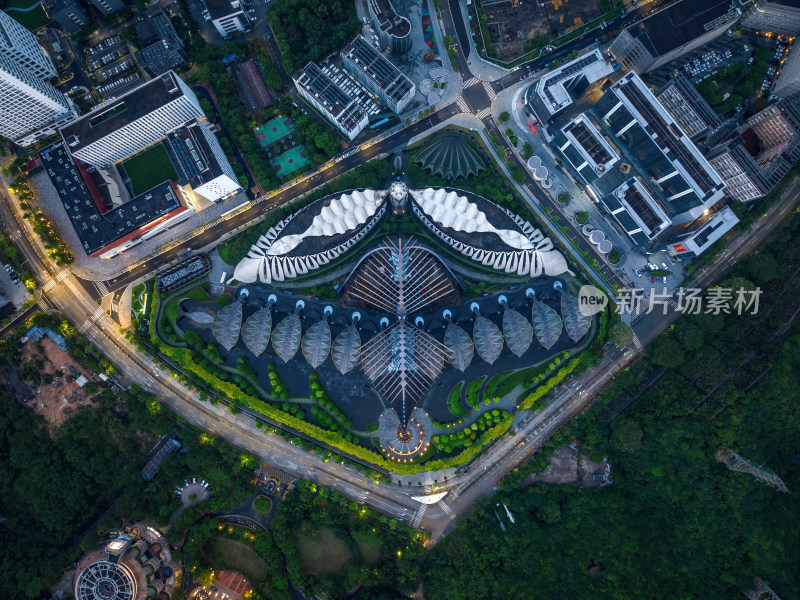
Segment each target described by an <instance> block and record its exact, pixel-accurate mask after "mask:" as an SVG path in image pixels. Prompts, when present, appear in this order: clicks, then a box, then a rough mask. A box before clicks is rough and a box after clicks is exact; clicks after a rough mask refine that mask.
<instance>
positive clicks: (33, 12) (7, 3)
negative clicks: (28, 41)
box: [0, 0, 50, 30]
mask: <svg viewBox="0 0 800 600" xmlns="http://www.w3.org/2000/svg"><path fill="white" fill-rule="evenodd" d="M31 7H33V8H31ZM0 8H2V9H3V10H5V11H6V12H7V13H8V16H9V17H11V18H12V19H14V20H15V21H16V22H17V23H19V24H20V25H22V26H23V27H27V28H28V29H31V30H33V29H38V28H39V27H42V26H44V25H47V23H48V22H49V21H50V19H48V18H47V14H45V12H44V9H43V8H42V3H41V2H40V0H2V1H1V2H0ZM15 9H23V10H15ZM25 9H28V10H25Z"/></svg>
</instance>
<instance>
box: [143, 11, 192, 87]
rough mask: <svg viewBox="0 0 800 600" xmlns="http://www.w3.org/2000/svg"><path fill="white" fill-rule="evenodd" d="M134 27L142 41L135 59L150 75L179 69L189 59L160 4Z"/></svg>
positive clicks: (155, 75)
mask: <svg viewBox="0 0 800 600" xmlns="http://www.w3.org/2000/svg"><path fill="white" fill-rule="evenodd" d="M135 27H136V33H137V35H138V36H139V39H140V40H141V41H142V49H141V50H139V51H137V52H136V60H137V61H138V62H139V65H140V66H141V67H142V69H144V70H145V71H147V73H149V74H150V76H151V77H158V76H159V75H162V74H164V73H166V72H168V71H174V70H176V69H179V68H180V67H182V66H183V65H185V64H186V63H187V62H188V61H189V57H188V56H187V55H186V51H185V50H184V47H183V42H182V41H181V38H180V36H178V32H177V31H175V27H173V25H172V21H170V19H169V17H168V16H167V15H166V14H164V11H163V10H161V7H160V6H155V7H153V8H151V9H149V10H148V11H147V12H146V13H145V15H144V18H143V19H142V20H141V21H139V22H137V23H136V25H135Z"/></svg>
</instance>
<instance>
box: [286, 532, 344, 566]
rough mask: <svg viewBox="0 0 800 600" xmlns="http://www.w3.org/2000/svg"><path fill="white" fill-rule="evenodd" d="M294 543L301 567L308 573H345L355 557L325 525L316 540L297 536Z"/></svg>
mask: <svg viewBox="0 0 800 600" xmlns="http://www.w3.org/2000/svg"><path fill="white" fill-rule="evenodd" d="M294 545H295V547H296V548H297V557H298V559H300V567H302V569H303V570H304V571H305V572H307V573H314V574H319V575H330V574H334V573H344V572H345V570H346V567H347V565H348V564H349V563H350V561H351V559H352V558H353V557H352V555H351V554H350V549H349V548H348V547H347V544H345V543H344V542H343V541H342V540H340V539H339V538H338V537H336V535H335V534H334V533H333V531H331V530H330V529H328V528H327V527H325V526H322V527H320V528H319V534H318V535H317V539H316V540H313V541H312V540H309V539H307V538H301V537H299V536H295V538H294Z"/></svg>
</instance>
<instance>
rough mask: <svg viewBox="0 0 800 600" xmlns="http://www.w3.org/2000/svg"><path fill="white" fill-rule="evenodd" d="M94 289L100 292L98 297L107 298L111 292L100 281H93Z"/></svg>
mask: <svg viewBox="0 0 800 600" xmlns="http://www.w3.org/2000/svg"><path fill="white" fill-rule="evenodd" d="M94 287H96V288H97V291H98V292H100V296H107V295H108V294H110V293H111V290H109V289H108V286H106V284H105V283H103V282H102V281H95V282H94Z"/></svg>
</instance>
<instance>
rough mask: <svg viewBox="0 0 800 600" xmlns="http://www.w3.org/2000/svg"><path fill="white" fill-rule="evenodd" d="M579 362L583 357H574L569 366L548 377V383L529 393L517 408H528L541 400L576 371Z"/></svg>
mask: <svg viewBox="0 0 800 600" xmlns="http://www.w3.org/2000/svg"><path fill="white" fill-rule="evenodd" d="M579 364H581V359H580V358H573V359H572V360H571V361H569V363H568V364H567V366H565V367H562V368H561V369H559V371H558V373H556V374H555V375H553V376H552V377H551V378H550V379H548V380H547V382H546V383H544V384H543V385H540V386H539V387H537V388H536V390H535V391H534V392H533V393H531V394H528V396H526V397H525V399H524V400H523V401H522V402H520V404H519V405H518V406H517V409H519V410H527V409H529V408H531V407H532V406H533V405H534V403H535V402H536V401H537V400H540V399H541V398H542V397H543V396H544V395H545V394H546V393H547V392H549V391H550V390H552V389H553V388H554V387H555V386H557V385H558V384H559V383H561V382H562V381H563V380H564V378H565V377H566V376H567V375H569V374H570V373H572V371H574V370H575V368H576V367H577V366H578V365H579Z"/></svg>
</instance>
